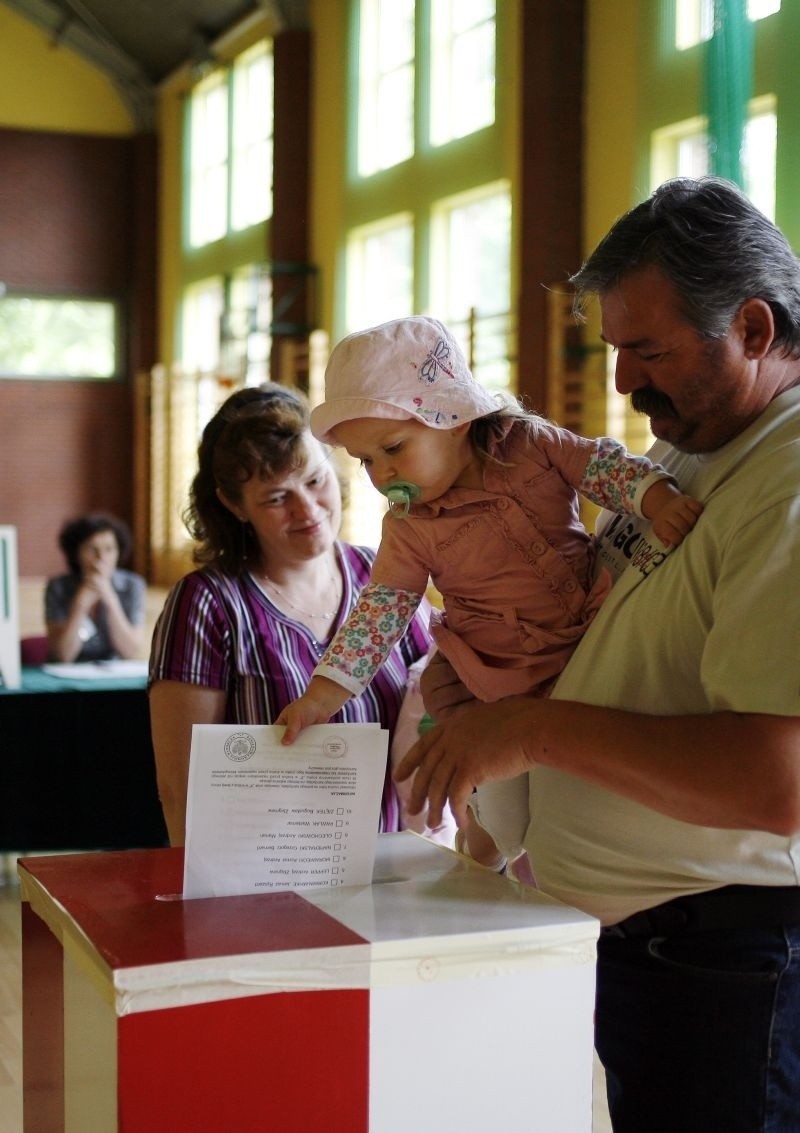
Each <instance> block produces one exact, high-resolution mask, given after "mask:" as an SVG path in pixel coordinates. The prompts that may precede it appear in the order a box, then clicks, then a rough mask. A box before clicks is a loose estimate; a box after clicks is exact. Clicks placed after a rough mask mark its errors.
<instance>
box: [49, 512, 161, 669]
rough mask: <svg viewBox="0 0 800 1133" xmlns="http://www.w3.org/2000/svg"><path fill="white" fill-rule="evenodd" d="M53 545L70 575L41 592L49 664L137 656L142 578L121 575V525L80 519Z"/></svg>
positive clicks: (101, 518) (126, 540) (109, 519)
mask: <svg viewBox="0 0 800 1133" xmlns="http://www.w3.org/2000/svg"><path fill="white" fill-rule="evenodd" d="M58 543H59V546H60V547H61V550H62V551H63V552H64V556H65V558H66V560H67V565H68V566H69V574H63V575H59V576H58V577H57V578H51V579H50V581H49V582H48V583H47V587H46V589H45V598H44V605H45V622H46V624H47V652H48V657H49V659H50V660H51V661H108V660H111V659H112V658H115V657H122V658H125V659H126V660H128V659H130V658H132V657H137V656H138V655H139V653H140V650H141V648H142V644H143V639H144V628H143V627H144V612H145V611H144V598H145V591H146V584H145V581H144V579H143V578H142V577H141V576H140V575H138V574H134V573H133V572H132V571H129V570H122V569H120V567H119V564H120V562H125V561H126V559H127V557H128V554H129V553H130V547H131V536H130V532H129V531H128V528H127V527H126V526H125V524H124V523H123V522H122V521H121V520H119V519H116V518H115V517H114V516H112V515H100V514H95V515H85V516H81V517H80V518H79V519H73V520H71V521H70V522H69V523H67V524H65V525H64V527H63V528H62V529H61V532H60V534H59V537H58Z"/></svg>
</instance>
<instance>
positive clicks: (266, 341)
mask: <svg viewBox="0 0 800 1133" xmlns="http://www.w3.org/2000/svg"><path fill="white" fill-rule="evenodd" d="M271 320H272V278H271V276H270V274H269V271H268V270H267V269H266V267H263V266H262V265H259V264H248V265H247V266H246V267H242V268H238V269H237V270H236V271H235V272H234V273H233V276H232V277H231V281H230V286H229V288H228V301H227V304H226V308H225V312H224V314H223V317H222V359H221V364H220V369H221V371H222V373H224V374H227V375H230V376H231V377H244V381H245V384H246V385H258V384H259V382H265V381H267V380H268V378H269V355H270V350H271V348H272V336H271V334H270V322H271Z"/></svg>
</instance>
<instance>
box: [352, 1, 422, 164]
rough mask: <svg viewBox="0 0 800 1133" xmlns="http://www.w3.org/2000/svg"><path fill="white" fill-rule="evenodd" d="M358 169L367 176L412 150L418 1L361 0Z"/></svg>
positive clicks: (410, 152) (408, 155) (400, 159)
mask: <svg viewBox="0 0 800 1133" xmlns="http://www.w3.org/2000/svg"><path fill="white" fill-rule="evenodd" d="M360 20H361V26H360V35H359V98H358V106H359V112H358V172H359V174H360V175H361V176H362V177H368V176H370V175H371V174H372V173H376V172H377V171H378V170H380V169H389V168H390V167H391V166H393V165H397V164H398V163H399V162H401V161H405V160H406V159H407V158H409V157H410V156H411V154H412V153H413V152H414V0H362V3H361V7H360Z"/></svg>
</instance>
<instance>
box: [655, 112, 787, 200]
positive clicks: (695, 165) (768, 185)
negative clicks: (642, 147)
mask: <svg viewBox="0 0 800 1133" xmlns="http://www.w3.org/2000/svg"><path fill="white" fill-rule="evenodd" d="M748 109H749V116H748V119H747V124H746V126H745V130H744V140H743V147H742V170H743V175H744V188H745V192H746V193H747V195H748V196H749V197H750V199H751V200H752V202H753V204H755V205H756V206H757V207H758V208H760V209H761V211H762V212H763V213H764V214H765V215H766V216H768V217H769V218H770V219H771V220H774V219H775V160H776V151H777V121H778V120H777V113H776V104H775V98H774V96H773V95H764V96H762V97H761V98H756V99H753V100H752V101H751V102H750V104H749V108H748ZM706 173H708V137H707V135H706V120H705V118H701V117H698V118H690V119H688V120H687V121H685V122H678V123H675V124H674V125H672V126H665V127H663V128H662V129H660V130H656V131H654V133H653V138H652V146H651V182H652V185H653V186H654V187H655V186H656V185H660V184H661V182H662V181H666V180H667V179H668V178H670V177H703V176H704V175H705V174H706Z"/></svg>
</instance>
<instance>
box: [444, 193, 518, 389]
mask: <svg viewBox="0 0 800 1133" xmlns="http://www.w3.org/2000/svg"><path fill="white" fill-rule="evenodd" d="M431 259H432V285H431V304H430V307H431V310H432V311H433V312H434V313H435V314H437V315H439V316H440V317H441V318H442V319H443V321H444V322H446V323H448V325H449V326H450V327H451V328H452V329H453V331H454V332H455V333H456V334H458V335H459V337H460V338H461V340H462V345H464V347H465V351H466V354H467V358H468V360H469V361H470V364H471V366H472V370H473V372H474V374H475V376H476V378H478V379H479V381H480V382H481V383H482V384H483V385H486V386H489V387H492V388H507V387H508V386H509V385H510V381H511V375H510V360H509V354H510V350H509V341H508V339H509V307H510V305H511V283H510V270H511V194H510V190H509V188H508V186H507V185H506V184H505V183H501V184H500V185H492V186H488V187H485V188H482V189H480V190H474V191H472V192H469V193H463V194H460V195H459V196H457V197H452V198H450V199H448V200H446V201H442V202H439V203H438V204H436V205H435V206H434V210H433V242H432V257H431Z"/></svg>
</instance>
